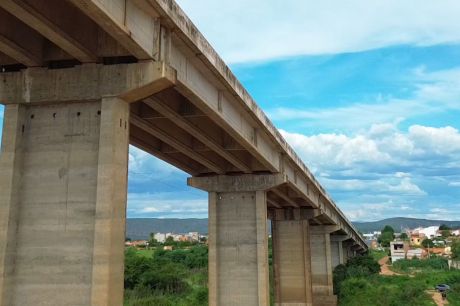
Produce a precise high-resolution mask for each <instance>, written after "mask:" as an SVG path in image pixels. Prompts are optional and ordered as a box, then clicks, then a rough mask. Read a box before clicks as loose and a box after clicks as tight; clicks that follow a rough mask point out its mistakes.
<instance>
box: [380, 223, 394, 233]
mask: <svg viewBox="0 0 460 306" xmlns="http://www.w3.org/2000/svg"><path fill="white" fill-rule="evenodd" d="M387 232H390V233H391V234H392V235H394V233H395V230H394V229H393V228H392V227H391V226H390V225H385V227H384V228H383V230H382V234H383V233H387Z"/></svg>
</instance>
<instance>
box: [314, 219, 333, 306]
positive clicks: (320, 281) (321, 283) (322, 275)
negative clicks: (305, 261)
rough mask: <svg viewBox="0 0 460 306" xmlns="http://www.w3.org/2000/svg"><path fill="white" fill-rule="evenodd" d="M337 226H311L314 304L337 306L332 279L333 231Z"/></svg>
mask: <svg viewBox="0 0 460 306" xmlns="http://www.w3.org/2000/svg"><path fill="white" fill-rule="evenodd" d="M335 230H337V229H336V227H335V226H327V225H315V226H310V246H311V270H312V290H313V305H315V306H326V305H327V306H336V305H337V297H336V296H335V295H334V290H333V289H334V288H333V279H332V254H331V240H330V234H331V232H333V231H335Z"/></svg>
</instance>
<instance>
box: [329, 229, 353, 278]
mask: <svg viewBox="0 0 460 306" xmlns="http://www.w3.org/2000/svg"><path fill="white" fill-rule="evenodd" d="M347 239H350V237H349V236H348V235H331V237H330V240H331V257H332V270H334V269H335V267H337V266H338V265H343V264H345V263H346V260H345V255H346V254H345V253H344V251H346V250H344V247H343V242H344V241H345V240H347Z"/></svg>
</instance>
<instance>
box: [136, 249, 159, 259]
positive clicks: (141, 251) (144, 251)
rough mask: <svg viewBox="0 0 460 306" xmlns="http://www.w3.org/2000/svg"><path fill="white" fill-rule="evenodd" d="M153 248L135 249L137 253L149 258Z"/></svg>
mask: <svg viewBox="0 0 460 306" xmlns="http://www.w3.org/2000/svg"><path fill="white" fill-rule="evenodd" d="M154 252H155V250H151V249H150V250H137V254H139V255H141V256H144V257H149V258H151V257H152V255H153V253H154Z"/></svg>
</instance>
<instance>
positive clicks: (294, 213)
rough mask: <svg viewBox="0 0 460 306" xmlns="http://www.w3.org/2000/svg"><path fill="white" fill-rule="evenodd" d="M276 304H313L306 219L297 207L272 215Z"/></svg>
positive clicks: (308, 305) (308, 234) (279, 305)
mask: <svg viewBox="0 0 460 306" xmlns="http://www.w3.org/2000/svg"><path fill="white" fill-rule="evenodd" d="M272 238H273V270H274V276H275V305H277V306H311V305H313V297H312V285H311V267H310V233H309V221H308V219H307V218H304V217H302V214H301V210H300V209H276V210H274V211H273V214H272Z"/></svg>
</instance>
